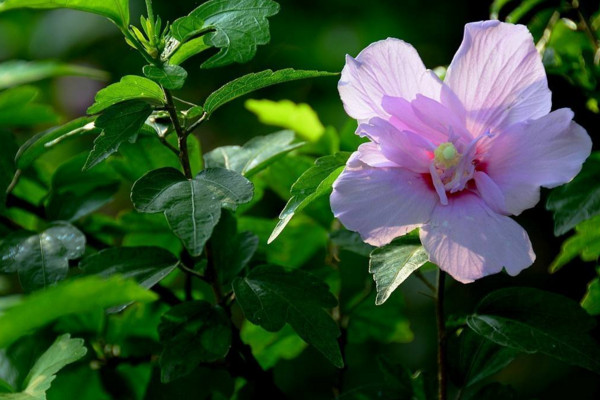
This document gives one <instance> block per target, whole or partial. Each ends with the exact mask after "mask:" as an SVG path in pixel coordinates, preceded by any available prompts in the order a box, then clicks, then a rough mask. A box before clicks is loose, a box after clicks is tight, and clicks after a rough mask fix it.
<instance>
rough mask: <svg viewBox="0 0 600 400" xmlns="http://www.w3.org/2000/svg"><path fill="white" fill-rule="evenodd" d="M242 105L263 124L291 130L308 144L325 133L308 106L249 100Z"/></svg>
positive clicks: (283, 101) (286, 101)
mask: <svg viewBox="0 0 600 400" xmlns="http://www.w3.org/2000/svg"><path fill="white" fill-rule="evenodd" d="M244 105H245V106H246V108H247V109H248V110H250V111H251V112H252V113H254V114H256V116H257V117H258V120H259V121H260V122H262V123H263V124H266V125H273V126H277V127H280V128H285V129H291V130H293V131H294V132H296V133H297V134H298V136H300V137H301V138H302V139H304V140H308V141H309V142H316V141H317V140H319V138H320V137H321V136H323V133H325V127H324V126H323V124H322V123H321V121H320V120H319V117H318V116H317V113H316V112H315V110H313V109H312V108H311V107H310V106H309V105H308V104H304V103H301V104H296V103H294V102H292V101H290V100H280V101H272V100H254V99H249V100H246V102H245V103H244Z"/></svg>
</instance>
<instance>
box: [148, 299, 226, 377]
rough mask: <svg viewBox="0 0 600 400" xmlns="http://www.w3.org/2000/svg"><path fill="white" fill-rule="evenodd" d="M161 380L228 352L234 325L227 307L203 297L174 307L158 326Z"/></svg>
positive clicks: (180, 374)
mask: <svg viewBox="0 0 600 400" xmlns="http://www.w3.org/2000/svg"><path fill="white" fill-rule="evenodd" d="M158 334H159V336H160V343H161V344H162V345H163V346H164V348H163V352H162V353H161V355H160V369H161V381H162V382H164V383H166V382H170V381H172V380H174V379H177V378H181V377H183V376H185V375H187V374H189V373H190V372H192V371H193V370H194V369H195V368H196V367H197V366H198V364H200V363H202V362H214V361H216V360H219V359H221V358H223V357H225V356H226V355H227V352H228V351H229V346H230V345H231V327H230V323H229V318H228V317H227V314H226V313H225V311H224V310H223V309H222V308H221V307H219V306H213V305H212V304H210V303H208V302H206V301H203V300H199V301H188V302H186V303H183V304H179V305H177V306H175V307H173V308H171V309H170V310H169V311H168V312H167V313H166V314H164V315H163V316H162V318H161V321H160V325H159V326H158Z"/></svg>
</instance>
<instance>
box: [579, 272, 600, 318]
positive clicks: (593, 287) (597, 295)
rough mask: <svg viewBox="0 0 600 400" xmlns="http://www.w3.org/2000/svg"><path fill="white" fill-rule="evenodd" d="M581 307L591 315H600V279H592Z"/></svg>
mask: <svg viewBox="0 0 600 400" xmlns="http://www.w3.org/2000/svg"><path fill="white" fill-rule="evenodd" d="M581 306H582V307H583V308H584V309H585V310H586V311H587V312H588V313H589V314H590V315H600V278H595V279H592V281H591V282H590V283H589V284H588V287H587V292H586V293H585V296H584V297H583V299H582V300H581Z"/></svg>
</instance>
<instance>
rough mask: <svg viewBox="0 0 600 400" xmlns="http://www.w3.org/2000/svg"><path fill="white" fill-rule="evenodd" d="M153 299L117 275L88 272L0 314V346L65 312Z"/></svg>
mask: <svg viewBox="0 0 600 400" xmlns="http://www.w3.org/2000/svg"><path fill="white" fill-rule="evenodd" d="M155 299H156V295H155V294H154V293H152V292H149V291H147V290H146V289H144V288H141V287H140V286H138V285H137V284H136V283H135V282H133V281H131V280H124V279H123V278H121V277H119V276H114V277H111V278H109V279H102V278H100V277H97V276H90V277H84V278H80V279H76V280H69V281H65V282H61V283H59V284H58V285H56V286H53V287H50V288H47V289H45V290H42V291H39V292H36V293H33V294H31V295H29V296H26V297H25V298H24V299H23V300H22V301H21V302H20V303H18V304H17V305H15V306H13V307H12V308H9V309H8V310H6V311H5V312H4V313H3V314H2V315H0V326H2V329H1V330H0V348H5V347H7V346H9V345H10V344H11V343H13V342H14V341H15V340H17V339H19V338H20V337H22V336H23V335H26V334H29V333H30V332H31V331H32V330H34V329H36V328H40V327H42V326H44V325H46V324H48V323H50V322H52V321H54V320H56V319H57V318H60V317H63V316H65V315H70V314H77V313H85V312H91V311H95V310H103V309H105V308H107V307H112V306H117V305H120V304H124V303H128V302H131V301H141V302H149V301H153V300H155Z"/></svg>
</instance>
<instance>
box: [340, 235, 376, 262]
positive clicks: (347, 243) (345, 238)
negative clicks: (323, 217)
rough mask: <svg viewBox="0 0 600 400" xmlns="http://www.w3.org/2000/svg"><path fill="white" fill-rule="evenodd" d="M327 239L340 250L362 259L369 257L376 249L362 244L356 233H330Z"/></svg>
mask: <svg viewBox="0 0 600 400" xmlns="http://www.w3.org/2000/svg"><path fill="white" fill-rule="evenodd" d="M329 238H330V239H331V242H332V243H333V244H335V245H336V246H339V247H340V248H341V249H343V250H346V251H351V252H352V253H355V254H358V255H361V256H364V257H369V255H370V254H371V252H372V251H373V250H375V248H376V247H375V246H371V245H370V244H368V243H365V242H363V240H362V238H361V237H360V235H359V234H358V232H350V231H347V230H345V229H340V230H337V231H333V232H331V233H330V234H329Z"/></svg>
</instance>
